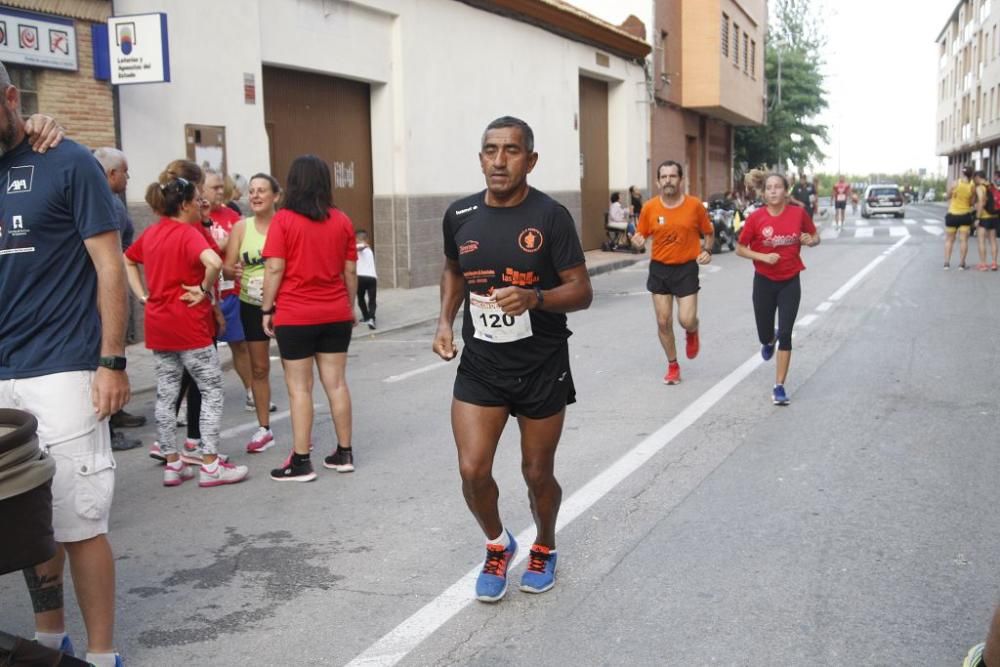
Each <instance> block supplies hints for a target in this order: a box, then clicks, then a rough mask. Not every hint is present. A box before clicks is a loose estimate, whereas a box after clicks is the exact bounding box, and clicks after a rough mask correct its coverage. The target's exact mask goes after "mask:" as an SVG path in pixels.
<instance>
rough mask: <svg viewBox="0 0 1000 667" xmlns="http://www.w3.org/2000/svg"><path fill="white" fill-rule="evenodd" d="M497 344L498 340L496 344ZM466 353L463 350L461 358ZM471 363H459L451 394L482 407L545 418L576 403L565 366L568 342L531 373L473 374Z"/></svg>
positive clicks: (574, 392)
mask: <svg viewBox="0 0 1000 667" xmlns="http://www.w3.org/2000/svg"><path fill="white" fill-rule="evenodd" d="M498 344H500V343H498ZM465 354H466V352H463V353H462V355H463V360H464V358H465ZM470 366H472V364H466V363H461V362H460V363H459V365H458V373H457V374H456V376H455V390H454V394H453V395H454V397H455V398H456V399H457V400H459V401H462V402H463V403H471V404H473V405H480V406H483V407H506V408H507V409H509V410H510V413H511V414H512V415H519V416H522V417H527V418H529V419H545V418H546V417H551V416H552V415H555V414H558V413H559V412H561V411H562V410H563V408H565V407H566V406H567V405H569V404H570V403H576V387H574V386H573V374H572V373H571V372H570V368H569V345H563V346H562V348H561V349H560V350H559V351H557V352H556V353H555V354H553V355H552V356H551V357H549V358H548V359H547V360H546V361H545V363H544V364H543V365H542V366H540V367H538V368H536V369H535V371H534V372H533V373H532V374H531V375H526V376H522V377H511V376H498V375H491V374H486V373H477V372H474V371H472V370H471V368H470Z"/></svg>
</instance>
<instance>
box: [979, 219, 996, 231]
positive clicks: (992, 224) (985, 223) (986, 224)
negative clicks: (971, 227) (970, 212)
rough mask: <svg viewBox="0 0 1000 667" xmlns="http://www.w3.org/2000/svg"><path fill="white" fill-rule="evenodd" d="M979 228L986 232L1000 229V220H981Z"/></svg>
mask: <svg viewBox="0 0 1000 667" xmlns="http://www.w3.org/2000/svg"><path fill="white" fill-rule="evenodd" d="M979 226H980V227H982V228H983V229H985V230H994V229H1000V218H980V219H979Z"/></svg>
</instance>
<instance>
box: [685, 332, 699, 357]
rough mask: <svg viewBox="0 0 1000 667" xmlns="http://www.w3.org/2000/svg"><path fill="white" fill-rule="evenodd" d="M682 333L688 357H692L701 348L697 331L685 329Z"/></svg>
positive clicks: (696, 354) (695, 355)
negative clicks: (685, 341) (685, 339)
mask: <svg viewBox="0 0 1000 667" xmlns="http://www.w3.org/2000/svg"><path fill="white" fill-rule="evenodd" d="M684 335H685V336H686V337H687V356H688V359H694V358H695V357H697V356H698V350H700V349H701V343H700V342H699V341H698V332H697V331H686V332H685V334H684Z"/></svg>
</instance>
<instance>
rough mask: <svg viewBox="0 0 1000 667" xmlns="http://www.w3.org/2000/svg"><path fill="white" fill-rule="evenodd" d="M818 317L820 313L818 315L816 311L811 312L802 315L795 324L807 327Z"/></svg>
mask: <svg viewBox="0 0 1000 667" xmlns="http://www.w3.org/2000/svg"><path fill="white" fill-rule="evenodd" d="M818 319H819V315H817V314H816V313H809V314H808V315H803V316H802V317H800V318H799V321H798V322H796V323H795V326H797V327H807V326H809V325H810V324H812V323H813V322H815V321H816V320H818Z"/></svg>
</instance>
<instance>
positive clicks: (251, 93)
mask: <svg viewBox="0 0 1000 667" xmlns="http://www.w3.org/2000/svg"><path fill="white" fill-rule="evenodd" d="M243 102H244V103H245V104H257V83H256V77H254V75H253V74H252V73H244V74H243Z"/></svg>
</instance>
